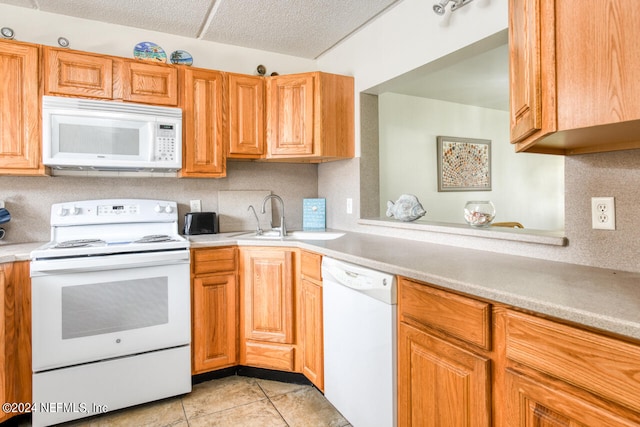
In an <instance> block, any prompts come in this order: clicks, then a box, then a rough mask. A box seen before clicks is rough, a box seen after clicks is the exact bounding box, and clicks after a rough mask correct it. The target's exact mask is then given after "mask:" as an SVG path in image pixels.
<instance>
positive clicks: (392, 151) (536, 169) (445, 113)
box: [378, 93, 564, 230]
mask: <svg viewBox="0 0 640 427" xmlns="http://www.w3.org/2000/svg"><path fill="white" fill-rule="evenodd" d="M378 103H379V109H380V113H379V118H380V121H379V126H380V141H379V144H380V215H381V216H384V215H385V211H386V202H387V200H392V201H395V200H396V199H397V198H398V197H399V196H400V194H404V193H408V194H414V195H416V196H417V197H418V199H419V200H420V201H421V202H422V205H423V206H424V207H425V209H426V211H427V214H426V215H425V216H424V218H423V219H424V220H426V221H440V222H455V223H464V218H463V215H462V210H463V207H464V205H465V203H466V202H467V201H468V200H491V201H492V202H493V204H494V205H495V207H496V212H497V214H496V218H495V221H496V222H498V221H518V222H520V223H522V224H524V225H525V227H526V228H529V229H538V230H562V229H563V228H564V161H563V159H562V157H558V156H550V155H542V154H528V153H524V154H519V153H515V151H514V150H513V147H512V146H511V144H509V113H508V112H507V111H499V110H494V109H489V108H481V107H474V106H468V105H462V104H456V103H452V102H444V101H438V100H435V99H425V98H419V97H415V96H407V95H400V94H394V93H385V94H381V95H380V96H379V97H378ZM438 135H444V136H454V137H467V138H477V139H488V140H490V141H491V175H492V177H491V180H492V189H491V191H462V192H461V191H452V192H438V173H437V150H436V138H437V136H438Z"/></svg>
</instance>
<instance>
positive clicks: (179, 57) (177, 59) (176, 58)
mask: <svg viewBox="0 0 640 427" xmlns="http://www.w3.org/2000/svg"><path fill="white" fill-rule="evenodd" d="M169 60H170V61H171V63H172V64H178V65H191V64H193V57H192V56H191V54H190V53H189V52H187V51H186V50H174V51H173V52H171V56H169Z"/></svg>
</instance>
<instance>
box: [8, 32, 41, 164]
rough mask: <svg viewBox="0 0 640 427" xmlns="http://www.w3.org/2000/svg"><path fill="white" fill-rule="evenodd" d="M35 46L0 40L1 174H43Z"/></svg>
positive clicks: (37, 52) (36, 50)
mask: <svg viewBox="0 0 640 427" xmlns="http://www.w3.org/2000/svg"><path fill="white" fill-rule="evenodd" d="M38 55H39V48H38V47H37V46H35V45H30V44H26V43H17V42H11V41H0V76H2V77H1V78H0V174H12V175H43V174H44V166H42V155H41V143H40V135H41V126H40V122H41V119H40V96H39V92H38V75H39V73H38Z"/></svg>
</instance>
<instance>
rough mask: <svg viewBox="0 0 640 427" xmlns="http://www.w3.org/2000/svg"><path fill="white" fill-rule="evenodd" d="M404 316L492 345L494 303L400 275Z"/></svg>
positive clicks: (473, 341)
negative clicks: (492, 311)
mask: <svg viewBox="0 0 640 427" xmlns="http://www.w3.org/2000/svg"><path fill="white" fill-rule="evenodd" d="M399 283H400V287H399V292H398V305H399V310H400V320H401V321H403V320H412V321H413V322H417V323H419V324H423V325H425V326H428V327H430V328H434V329H438V330H440V331H443V332H445V333H447V334H449V335H451V336H454V337H456V338H459V339H461V340H464V341H467V342H469V343H471V344H475V345H477V346H480V347H482V348H485V349H487V350H488V349H490V347H491V333H490V331H491V305H490V304H488V303H485V302H481V301H476V300H474V299H471V298H467V297H463V296H460V295H456V294H452V293H450V292H446V291H442V290H439V289H435V288H431V287H429V286H426V285H424V284H421V283H418V282H413V281H411V280H407V279H404V278H400V282H399Z"/></svg>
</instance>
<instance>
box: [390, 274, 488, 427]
mask: <svg viewBox="0 0 640 427" xmlns="http://www.w3.org/2000/svg"><path fill="white" fill-rule="evenodd" d="M490 311H491V305H489V304H487V303H484V302H481V301H476V300H474V299H472V298H468V297H465V296H462V295H457V294H454V293H452V292H447V291H443V290H439V289H436V288H434V287H432V286H429V285H428V284H425V283H419V282H416V281H413V280H409V279H406V278H403V277H400V278H399V280H398V318H399V322H398V324H399V326H398V425H399V426H490V425H492V424H491V423H492V422H493V421H494V419H495V421H496V422H498V420H499V419H500V416H499V415H500V414H498V416H497V417H493V416H492V405H493V402H492V400H493V391H494V383H495V382H497V381H496V379H495V378H498V376H492V369H493V368H492V362H493V359H494V358H495V359H499V356H497V355H496V354H494V353H491V352H490V351H489V349H490V348H491V347H492V346H491V342H490V339H489V338H490V337H491V334H490V333H489V331H490V328H491V323H490V319H491V316H490ZM496 388H497V389H500V385H499V384H498V385H497V387H496Z"/></svg>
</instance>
